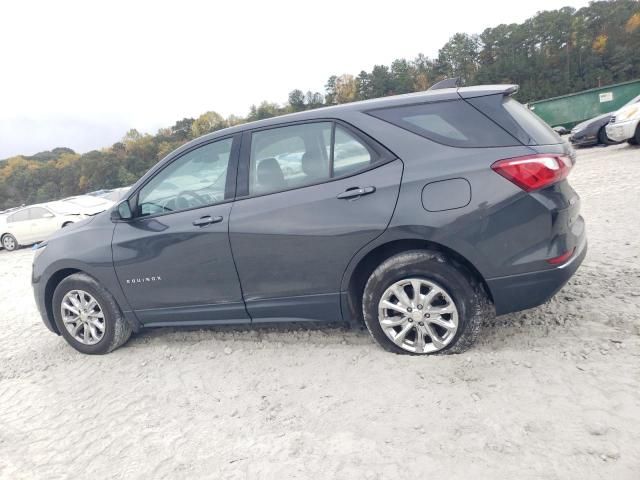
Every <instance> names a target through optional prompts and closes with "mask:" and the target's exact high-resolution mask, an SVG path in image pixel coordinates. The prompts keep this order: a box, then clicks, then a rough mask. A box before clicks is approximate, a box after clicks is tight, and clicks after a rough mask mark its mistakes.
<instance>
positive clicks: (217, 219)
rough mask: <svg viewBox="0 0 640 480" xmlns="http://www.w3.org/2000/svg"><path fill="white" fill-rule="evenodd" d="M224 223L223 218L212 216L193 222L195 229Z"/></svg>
mask: <svg viewBox="0 0 640 480" xmlns="http://www.w3.org/2000/svg"><path fill="white" fill-rule="evenodd" d="M221 221H222V217H212V216H211V215H206V216H204V217H200V218H199V219H197V220H194V221H193V226H194V227H206V226H207V225H211V224H212V223H220V222H221Z"/></svg>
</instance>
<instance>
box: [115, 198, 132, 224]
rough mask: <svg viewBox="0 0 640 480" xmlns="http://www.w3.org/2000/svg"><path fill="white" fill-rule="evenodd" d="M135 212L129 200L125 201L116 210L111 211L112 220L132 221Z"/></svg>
mask: <svg viewBox="0 0 640 480" xmlns="http://www.w3.org/2000/svg"><path fill="white" fill-rule="evenodd" d="M132 218H133V212H131V206H130V205H129V201H128V200H124V201H122V202H120V203H119V204H118V206H117V207H116V208H114V209H113V210H111V220H131V219H132Z"/></svg>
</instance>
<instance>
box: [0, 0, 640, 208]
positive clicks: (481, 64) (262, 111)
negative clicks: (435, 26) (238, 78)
mask: <svg viewBox="0 0 640 480" xmlns="http://www.w3.org/2000/svg"><path fill="white" fill-rule="evenodd" d="M451 76H460V77H462V79H463V81H464V82H465V83H466V84H468V85H472V84H489V83H517V84H519V85H520V92H519V93H518V99H519V100H520V101H521V102H528V101H531V100H537V99H542V98H547V97H552V96H556V95H563V94H565V93H570V92H574V91H579V90H583V89H586V88H593V87H597V86H598V85H606V84H609V83H614V82H622V81H626V80H632V79H635V78H638V77H640V3H639V2H638V1H637V0H613V1H596V2H591V3H590V4H589V6H588V7H584V8H581V9H580V10H577V11H576V10H575V9H573V8H570V7H565V8H561V9H559V10H554V11H547V12H540V13H538V14H536V15H535V16H533V17H532V18H529V19H528V20H526V21H524V22H523V23H521V24H515V23H514V24H509V25H506V24H502V25H498V26H496V27H494V28H487V29H486V30H485V31H483V32H482V33H481V34H480V35H469V34H466V33H456V34H455V35H453V36H452V37H451V38H450V40H449V41H448V42H447V43H446V44H445V45H443V46H442V48H441V49H440V50H439V52H438V56H437V58H435V59H430V58H428V57H426V56H424V55H422V54H419V55H418V56H417V57H416V58H414V59H413V60H407V59H403V58H401V59H397V60H394V61H393V62H392V63H391V65H389V66H386V65H375V66H374V67H373V68H372V70H371V71H370V72H367V71H364V70H363V71H361V72H360V73H358V74H357V75H356V76H353V75H350V74H343V75H332V76H330V77H329V79H328V80H327V83H326V85H325V95H324V96H323V95H322V94H321V93H319V92H312V91H307V92H304V91H303V90H299V89H296V90H293V91H291V93H289V98H288V102H287V103H286V104H285V105H278V104H276V103H270V102H262V103H261V104H259V105H258V106H256V105H252V106H251V108H250V111H249V114H248V115H247V117H246V118H241V117H236V116H229V117H227V118H223V117H222V116H221V115H219V114H218V113H216V112H213V111H209V112H206V113H204V114H202V115H200V116H199V117H198V118H196V119H193V118H183V119H182V120H180V121H178V122H176V123H175V125H173V126H172V127H169V128H162V129H160V130H159V131H158V132H157V133H156V135H148V134H142V133H140V132H138V131H137V130H135V129H132V130H129V131H128V132H127V133H126V134H125V136H124V137H123V138H122V140H121V141H120V142H117V143H115V144H113V145H112V146H111V147H109V148H106V149H104V150H100V151H92V152H88V153H85V154H83V155H79V154H77V153H75V152H73V150H71V149H68V148H54V149H53V150H51V151H47V152H41V153H38V154H36V155H33V156H30V157H27V156H16V157H13V158H9V159H7V160H5V161H2V162H0V209H3V208H8V207H13V206H16V205H21V204H23V203H26V204H30V203H37V202H44V201H49V200H54V199H57V198H63V197H66V196H70V195H77V194H80V193H85V192H87V191H91V190H97V189H101V188H113V187H119V186H124V185H130V184H131V183H133V182H135V181H136V180H137V179H138V178H139V177H140V176H141V175H143V174H144V173H145V172H146V171H147V170H148V169H149V168H150V167H151V166H153V165H154V164H155V163H156V162H158V161H159V160H161V159H162V158H164V157H165V156H166V155H168V154H169V153H171V152H172V151H173V150H175V149H176V148H178V147H179V146H180V145H182V144H184V143H185V142H187V141H189V140H191V139H193V138H196V137H198V136H200V135H205V134H207V133H210V132H214V131H217V130H220V129H222V128H226V127H230V126H233V125H238V124H240V123H243V122H246V121H254V120H261V119H264V118H270V117H274V116H277V115H282V114H285V113H292V112H301V111H304V110H310V109H313V108H318V107H321V106H324V105H333V104H341V103H348V102H353V101H356V100H365V99H368V98H376V97H382V96H386V95H396V94H402V93H409V92H415V91H422V90H426V89H427V88H429V86H431V85H433V84H434V83H435V82H437V81H439V80H442V79H443V78H446V77H451Z"/></svg>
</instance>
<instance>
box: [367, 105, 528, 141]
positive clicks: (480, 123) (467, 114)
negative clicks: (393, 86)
mask: <svg viewBox="0 0 640 480" xmlns="http://www.w3.org/2000/svg"><path fill="white" fill-rule="evenodd" d="M367 113H369V115H372V116H374V117H376V118H379V119H381V120H385V121H387V122H389V123H392V124H393V125H397V126H398V127H401V128H404V129H405V130H409V131H410V132H413V133H415V134H417V135H420V136H422V137H425V138H428V139H429V140H433V141H435V142H438V143H442V144H444V145H451V146H454V147H498V146H509V145H520V143H519V142H518V141H516V139H515V138H513V137H512V136H511V135H509V134H508V133H507V132H506V131H504V130H503V129H502V128H500V127H499V126H498V125H496V124H495V123H494V122H493V121H491V120H490V119H489V118H487V117H486V116H484V115H483V114H482V113H480V112H479V111H478V110H476V109H475V108H473V107H472V106H471V105H469V104H468V103H467V102H465V101H463V100H451V101H445V102H433V103H421V104H416V105H405V106H401V107H391V108H381V109H376V110H370V111H369V112H367Z"/></svg>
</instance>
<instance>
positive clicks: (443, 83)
mask: <svg viewBox="0 0 640 480" xmlns="http://www.w3.org/2000/svg"><path fill="white" fill-rule="evenodd" d="M459 86H460V77H453V78H445V79H444V80H440V81H439V82H436V83H434V84H433V85H431V87H429V90H440V89H441V88H458V87H459Z"/></svg>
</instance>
